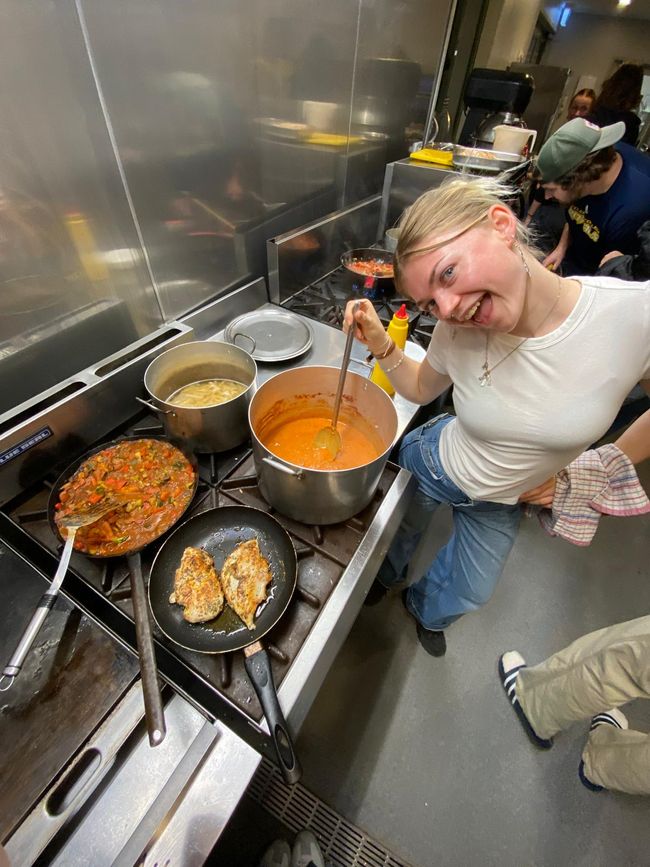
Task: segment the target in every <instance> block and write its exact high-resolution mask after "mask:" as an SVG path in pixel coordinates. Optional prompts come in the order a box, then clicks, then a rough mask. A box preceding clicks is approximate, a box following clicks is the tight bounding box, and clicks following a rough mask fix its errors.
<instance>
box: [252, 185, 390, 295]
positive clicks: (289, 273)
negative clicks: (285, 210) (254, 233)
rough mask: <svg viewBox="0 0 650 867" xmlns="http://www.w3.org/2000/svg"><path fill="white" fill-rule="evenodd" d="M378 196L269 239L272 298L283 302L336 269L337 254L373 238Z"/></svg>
mask: <svg viewBox="0 0 650 867" xmlns="http://www.w3.org/2000/svg"><path fill="white" fill-rule="evenodd" d="M380 207H381V196H372V197H370V198H368V199H365V200H364V201H362V202H358V203H357V204H355V205H353V206H351V207H349V208H346V209H345V210H341V211H336V212H335V213H333V214H329V215H328V216H326V217H324V218H322V219H320V220H315V221H314V222H312V223H308V224H305V225H303V226H301V227H300V229H299V230H297V231H293V232H287V233H286V234H284V235H280V236H278V237H277V238H271V239H270V240H269V242H268V244H267V256H268V262H269V288H270V295H271V299H272V300H273V301H276V302H277V301H285V300H286V299H287V298H289V297H290V296H291V295H293V294H294V293H295V292H298V291H299V290H300V289H303V288H304V287H305V286H306V285H308V284H309V283H310V282H311V281H315V280H320V278H321V277H323V275H324V274H327V273H329V272H330V271H332V270H334V269H335V268H338V267H339V265H340V264H341V254H342V253H344V252H345V251H346V250H352V249H354V248H355V247H367V246H369V245H370V244H373V243H374V242H375V240H376V239H377V225H378V222H379V213H380Z"/></svg>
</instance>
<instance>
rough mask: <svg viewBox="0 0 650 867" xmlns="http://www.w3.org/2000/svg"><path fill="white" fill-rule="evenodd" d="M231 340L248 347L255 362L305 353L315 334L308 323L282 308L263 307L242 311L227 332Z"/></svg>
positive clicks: (236, 344)
mask: <svg viewBox="0 0 650 867" xmlns="http://www.w3.org/2000/svg"><path fill="white" fill-rule="evenodd" d="M224 337H225V339H226V340H227V341H228V342H229V343H234V344H235V346H239V348H240V349H245V350H246V352H248V353H249V354H250V355H252V356H253V358H254V359H255V360H256V361H265V362H277V361H289V359H291V358H298V356H300V355H304V353H305V352H307V350H308V349H309V347H310V346H311V345H312V342H313V340H314V335H313V332H312V330H311V326H310V325H309V323H308V322H307V321H306V320H305V319H303V318H302V317H301V316H298V315H297V314H295V313H292V312H291V311H290V310H285V309H284V308H282V307H270V306H269V307H262V308H260V309H259V310H251V311H250V312H249V313H243V314H242V315H241V316H238V317H237V318H236V319H233V320H232V322H230V323H229V324H228V325H227V326H226V329H225V331H224Z"/></svg>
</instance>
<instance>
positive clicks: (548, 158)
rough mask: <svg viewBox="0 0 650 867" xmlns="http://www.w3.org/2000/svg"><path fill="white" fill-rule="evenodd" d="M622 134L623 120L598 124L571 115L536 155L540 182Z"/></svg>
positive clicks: (553, 178) (553, 177)
mask: <svg viewBox="0 0 650 867" xmlns="http://www.w3.org/2000/svg"><path fill="white" fill-rule="evenodd" d="M624 135H625V124H624V123H623V121H622V120H621V121H618V123H613V124H611V125H610V126H604V127H602V128H601V127H599V126H596V124H594V123H590V122H589V121H588V120H585V119H584V117H574V118H573V120H570V121H569V122H568V123H565V124H564V126H561V127H560V128H559V130H558V131H557V132H555V133H553V135H552V136H551V137H550V138H549V140H548V141H547V142H546V143H545V144H544V146H543V147H542V149H541V150H540V152H539V156H538V157H537V171H538V172H539V174H540V176H541V180H542V183H544V184H550V183H552V182H553V181H556V180H557V179H558V178H561V177H562V176H563V175H566V174H568V172H570V171H572V169H575V168H576V166H578V165H579V164H580V163H581V162H582V161H583V159H584V158H585V157H586V156H589V154H593V153H595V151H600V150H602V149H603V148H606V147H609V146H610V145H613V144H616V142H617V141H620V140H621V139H622V138H623V136H624Z"/></svg>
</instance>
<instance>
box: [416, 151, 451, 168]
mask: <svg viewBox="0 0 650 867" xmlns="http://www.w3.org/2000/svg"><path fill="white" fill-rule="evenodd" d="M409 156H410V158H411V159H412V160H420V161H421V162H423V163H434V164H435V165H438V166H449V167H450V168H451V165H452V161H453V158H454V155H453V153H452V151H439V150H437V149H436V148H422V150H419V151H413V153H412V154H409Z"/></svg>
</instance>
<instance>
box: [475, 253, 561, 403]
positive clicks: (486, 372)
mask: <svg viewBox="0 0 650 867" xmlns="http://www.w3.org/2000/svg"><path fill="white" fill-rule="evenodd" d="M517 251H518V253H519V255H520V256H521V260H522V262H523V263H524V268H525V269H526V279H530V271H529V269H528V264H527V262H526V260H525V259H524V257H523V253H522V252H521V248H520V247H519V245H518V244H517ZM556 276H557V283H558V286H557V295H556V296H555V301H554V302H553V305H552V307H551V309H550V310H549V311H548V313H547V314H546V316H545V317H544V318H543V319H542V321H541V322H540V323H539V325H538V326H537V328H536V329H535V331H539V330H540V329H541V328H542V327H543V326H544V324H545V323H546V322H547V321H548V319H549V317H550V315H551V313H553V311H554V310H555V308H556V307H557V305H558V302H559V300H560V295H561V294H562V280H561V279H560V276H559V274H557V275H556ZM528 339H529V338H528V337H524V339H523V340H522V341H520V342H519V343H518V344H517V345H516V346H515V347H514V348H513V349H511V350H510V352H508V353H507V354H506V355H504V356H503V358H500V359H499V360H498V361H497V363H496V364H493V365H492V367H490V363H489V360H488V352H489V348H490V332H489V331H487V332H486V334H485V361H484V362H483V368H482V370H483V373H481V375H480V376H479V377H478V381H479V384H480V386H481V388H485V386H486V385H492V375H491V374H492V373H493V371H495V370H496V369H497V367H498V366H499V365H500V364H503V362H504V361H507V360H508V358H510V356H511V355H513V354H514V353H515V352H516V351H517V350H518V349H520V348H521V347H522V346H523V345H524V343H525V342H526V341H527V340H528Z"/></svg>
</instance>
